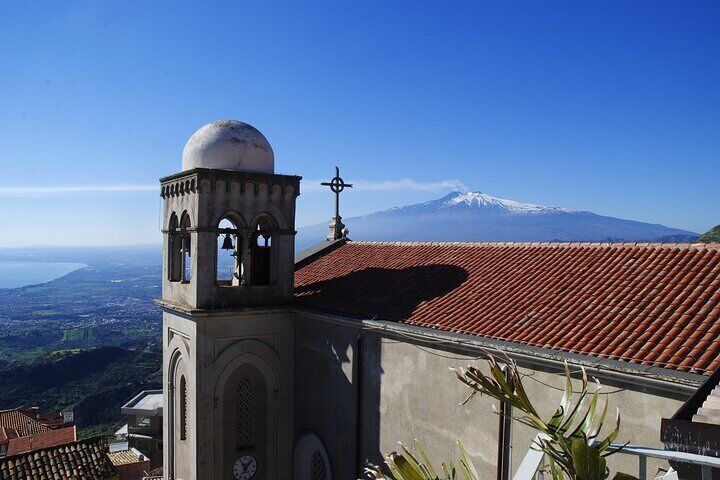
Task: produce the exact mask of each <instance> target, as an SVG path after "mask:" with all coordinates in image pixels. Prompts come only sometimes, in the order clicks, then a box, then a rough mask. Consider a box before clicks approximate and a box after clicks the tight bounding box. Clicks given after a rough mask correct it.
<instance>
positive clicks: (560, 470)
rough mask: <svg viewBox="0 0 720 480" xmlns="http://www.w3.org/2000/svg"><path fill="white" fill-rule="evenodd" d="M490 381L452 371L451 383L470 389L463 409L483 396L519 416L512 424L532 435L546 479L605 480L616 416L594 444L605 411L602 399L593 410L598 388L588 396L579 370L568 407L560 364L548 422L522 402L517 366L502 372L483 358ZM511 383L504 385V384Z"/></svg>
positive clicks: (469, 371) (468, 371)
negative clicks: (559, 392) (558, 393)
mask: <svg viewBox="0 0 720 480" xmlns="http://www.w3.org/2000/svg"><path fill="white" fill-rule="evenodd" d="M487 361H488V365H489V367H490V375H489V376H487V375H485V374H484V373H483V372H481V371H480V370H479V369H477V368H475V367H473V366H468V367H466V368H464V369H463V368H461V369H454V371H455V375H457V378H458V379H459V380H460V381H461V382H463V383H464V384H465V385H467V386H468V387H470V389H471V393H470V395H469V396H468V397H467V398H466V399H465V401H464V402H463V404H465V403H467V402H468V401H469V400H470V399H471V398H472V397H474V396H475V395H477V394H481V395H488V396H490V397H493V398H495V399H497V400H500V401H501V402H506V403H507V404H509V405H512V407H513V408H515V409H517V410H519V411H520V412H522V415H520V416H517V417H513V419H514V420H516V421H518V422H520V423H522V424H524V425H528V426H529V427H532V428H534V429H535V430H537V431H538V432H539V433H540V435H538V437H537V440H536V441H535V444H534V445H533V448H537V449H539V450H542V452H543V453H545V457H546V459H547V469H546V471H547V473H549V474H551V476H552V478H553V479H554V480H561V479H564V478H565V477H566V476H567V478H569V479H573V480H575V479H577V480H604V479H606V478H609V476H610V472H609V469H608V467H607V462H606V460H605V458H606V457H607V456H608V455H611V454H612V453H614V452H616V451H617V450H616V449H611V448H610V444H611V443H612V442H613V440H615V438H616V437H617V434H618V431H619V430H620V411H619V409H618V410H616V416H615V427H614V428H613V430H612V431H611V432H610V433H609V434H608V435H607V436H606V437H605V438H603V439H601V440H600V439H599V438H598V437H599V434H600V430H601V429H602V426H603V423H604V422H605V416H606V414H607V409H608V403H609V401H608V399H605V402H604V406H603V407H602V408H601V409H599V408H598V403H599V398H600V383H599V382H597V380H596V383H597V387H596V388H595V390H594V392H593V393H590V392H589V388H588V379H587V374H586V372H585V369H583V370H582V388H581V390H580V392H579V397H578V398H577V400H575V401H573V388H572V381H571V377H570V370H569V368H568V365H567V363H566V364H565V389H564V392H563V396H562V400H561V401H560V405H559V406H558V408H557V410H556V411H555V414H554V415H553V416H552V418H550V420H548V421H545V420H543V419H542V418H541V417H540V415H539V414H538V412H537V409H536V408H535V406H534V405H533V403H532V402H531V401H530V399H529V398H528V395H527V393H526V391H525V388H524V386H523V383H522V376H521V375H520V372H519V370H518V367H517V365H516V364H515V363H514V362H512V361H511V360H509V359H508V361H507V364H506V367H505V368H506V369H507V376H506V370H504V369H503V368H502V367H501V366H500V365H499V364H498V363H497V361H496V360H495V358H494V357H493V356H488V359H487ZM508 377H509V378H511V379H512V381H511V382H509V381H508V380H507V379H508ZM613 478H614V479H616V480H620V479H632V478H634V477H632V476H630V475H627V474H624V473H616V474H615V476H614V477H613Z"/></svg>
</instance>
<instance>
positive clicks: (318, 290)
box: [295, 264, 468, 322]
mask: <svg viewBox="0 0 720 480" xmlns="http://www.w3.org/2000/svg"><path fill="white" fill-rule="evenodd" d="M467 278H468V272H467V271H466V270H465V269H464V268H460V267H458V266H456V265H444V264H440V265H422V266H417V267H408V268H403V269H391V268H366V269H364V270H359V271H356V272H352V273H350V274H348V275H344V276H342V277H337V278H334V279H332V280H325V281H320V282H315V283H311V284H309V285H304V286H301V287H298V288H296V289H295V295H296V296H297V297H300V300H301V302H302V303H305V304H307V305H308V306H311V307H315V308H320V309H323V310H339V309H341V310H342V312H343V313H344V314H348V315H352V316H355V317H362V318H378V319H381V320H393V321H398V322H402V321H404V320H407V319H408V318H409V317H410V316H411V315H412V314H413V312H415V310H416V309H417V308H418V306H419V305H420V304H421V303H423V302H428V301H431V300H433V299H435V298H438V297H442V296H444V295H446V294H448V293H450V292H451V291H453V290H454V289H455V288H457V287H459V286H460V285H462V284H463V283H464V282H465V281H466V280H467Z"/></svg>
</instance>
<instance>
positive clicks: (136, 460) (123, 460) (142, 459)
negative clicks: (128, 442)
mask: <svg viewBox="0 0 720 480" xmlns="http://www.w3.org/2000/svg"><path fill="white" fill-rule="evenodd" d="M108 457H110V461H111V462H112V464H113V465H114V466H115V469H116V470H117V474H118V479H117V480H143V478H145V477H146V476H147V475H148V472H150V470H151V468H150V459H149V458H148V457H147V456H145V454H143V453H142V452H140V451H138V450H137V449H135V448H131V449H128V450H121V451H118V452H110V453H108Z"/></svg>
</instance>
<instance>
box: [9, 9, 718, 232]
mask: <svg viewBox="0 0 720 480" xmlns="http://www.w3.org/2000/svg"><path fill="white" fill-rule="evenodd" d="M719 25H720V2H711V1H707V2H690V1H688V2H676V1H674V2H661V1H647V2H631V1H627V0H622V1H616V2H594V3H590V2H574V1H573V2H537V1H529V2H512V3H509V2H491V3H490V2H487V3H486V2H475V1H471V2H418V1H412V2H410V1H408V2H400V1H392V2H387V1H377V2H374V1H373V2H371V1H363V2H345V1H340V2H328V1H322V2H308V1H302V2H295V1H293V2H290V1H288V2H283V3H279V2H271V1H258V2H249V1H240V0H234V1H228V2H205V1H204V2H199V1H197V2H179V1H173V2H159V1H157V2H156V1H152V2H147V1H143V2H127V1H122V2H121V1H116V2H94V1H93V2H90V1H88V2H76V1H63V2H58V1H47V2H41V1H33V2H19V1H18V2H15V1H5V2H0V69H1V70H0V73H1V74H0V92H1V93H0V166H1V170H0V217H2V225H3V226H2V228H1V229H0V246H8V245H32V244H49V243H55V244H124V243H139V242H143V243H146V242H159V241H160V234H159V233H158V209H159V195H158V191H157V185H158V184H157V179H158V178H159V177H161V176H164V175H166V174H170V173H174V172H176V171H178V170H179V169H180V159H181V152H182V148H183V146H184V144H185V141H186V140H187V138H188V137H189V136H190V135H191V134H192V133H193V132H194V131H195V130H196V129H197V128H199V127H200V126H202V125H203V124H205V123H207V122H210V121H213V120H218V119H225V118H234V119H239V120H243V121H246V122H248V123H251V124H252V125H254V126H256V127H257V128H258V129H260V130H261V131H262V132H263V133H264V134H265V135H266V137H267V138H268V139H269V140H270V142H271V144H272V145H273V148H274V150H275V155H276V169H277V171H278V172H281V173H292V174H298V175H302V176H303V177H304V178H305V179H306V180H305V183H306V185H305V186H304V188H305V193H304V194H303V195H302V197H301V201H300V203H299V222H298V223H299V224H300V225H303V224H310V223H316V222H319V221H325V220H326V219H328V218H329V216H330V215H331V210H332V199H331V198H330V197H329V194H327V193H321V192H319V191H318V189H317V188H315V189H313V188H311V185H310V183H313V182H315V183H316V182H317V181H319V180H321V179H325V178H326V177H329V176H330V175H331V174H332V168H333V167H334V165H336V164H338V165H340V166H341V168H342V169H343V171H344V176H345V177H346V179H348V180H352V181H356V182H363V183H362V184H361V186H363V187H364V188H357V189H356V190H355V191H352V192H350V193H349V194H348V195H347V196H346V201H345V205H344V214H345V216H349V215H356V214H361V213H368V212H371V211H375V210H379V209H384V208H389V207H391V206H394V205H397V204H408V203H414V202H417V201H422V200H429V199H432V198H436V197H439V196H441V195H443V194H445V193H447V192H448V191H449V190H450V189H452V188H453V187H452V186H453V185H458V184H460V183H461V184H462V185H465V186H466V187H467V188H468V189H471V190H480V191H484V192H487V193H490V194H493V195H496V196H500V197H504V198H512V199H515V200H519V201H524V202H530V203H539V204H551V205H559V206H563V207H569V208H574V209H582V210H592V211H594V212H596V213H600V214H606V215H613V216H617V217H622V218H631V219H636V220H643V221H649V222H657V223H663V224H666V225H670V226H675V227H681V228H687V229H690V230H694V231H704V230H707V229H708V228H709V227H711V226H712V225H715V224H717V223H720V200H719V196H718V185H719V179H720V27H719ZM402 179H408V180H410V182H405V183H404V184H397V185H396V184H395V183H394V182H398V181H400V180H402ZM386 182H389V183H386ZM128 186H131V187H128Z"/></svg>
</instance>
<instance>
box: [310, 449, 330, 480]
mask: <svg viewBox="0 0 720 480" xmlns="http://www.w3.org/2000/svg"><path fill="white" fill-rule="evenodd" d="M310 478H311V479H312V480H327V478H328V472H327V464H326V463H325V458H323V455H322V454H321V453H320V452H318V451H317V450H315V451H314V452H313V454H312V460H311V461H310Z"/></svg>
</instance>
